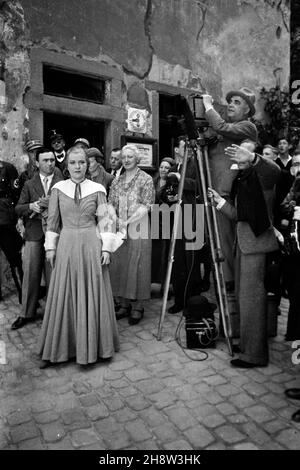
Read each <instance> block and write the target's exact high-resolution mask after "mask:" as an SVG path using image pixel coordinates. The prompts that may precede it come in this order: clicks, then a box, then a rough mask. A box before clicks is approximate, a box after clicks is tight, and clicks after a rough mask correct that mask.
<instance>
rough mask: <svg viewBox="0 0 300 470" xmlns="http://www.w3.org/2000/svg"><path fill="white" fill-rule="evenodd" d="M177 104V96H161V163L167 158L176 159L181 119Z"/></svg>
mask: <svg viewBox="0 0 300 470" xmlns="http://www.w3.org/2000/svg"><path fill="white" fill-rule="evenodd" d="M177 103H178V99H177V97H176V95H164V94H162V93H160V94H159V161H161V160H162V159H163V158H165V157H172V158H174V147H175V146H176V143H177V137H178V135H179V134H180V132H179V128H178V119H180V117H181V114H180V113H179V111H178V109H177V108H178V105H177Z"/></svg>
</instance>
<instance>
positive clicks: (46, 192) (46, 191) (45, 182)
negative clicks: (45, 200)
mask: <svg viewBox="0 0 300 470" xmlns="http://www.w3.org/2000/svg"><path fill="white" fill-rule="evenodd" d="M44 191H45V196H47V194H48V178H47V176H46V177H45V178H44Z"/></svg>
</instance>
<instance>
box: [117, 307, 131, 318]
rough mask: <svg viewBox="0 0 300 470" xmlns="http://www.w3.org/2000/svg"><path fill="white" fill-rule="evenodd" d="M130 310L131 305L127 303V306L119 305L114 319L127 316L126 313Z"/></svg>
mask: <svg viewBox="0 0 300 470" xmlns="http://www.w3.org/2000/svg"><path fill="white" fill-rule="evenodd" d="M130 312H131V305H128V307H122V306H121V307H120V308H119V310H118V311H117V312H116V319H117V320H121V318H125V317H128V315H129V314H130Z"/></svg>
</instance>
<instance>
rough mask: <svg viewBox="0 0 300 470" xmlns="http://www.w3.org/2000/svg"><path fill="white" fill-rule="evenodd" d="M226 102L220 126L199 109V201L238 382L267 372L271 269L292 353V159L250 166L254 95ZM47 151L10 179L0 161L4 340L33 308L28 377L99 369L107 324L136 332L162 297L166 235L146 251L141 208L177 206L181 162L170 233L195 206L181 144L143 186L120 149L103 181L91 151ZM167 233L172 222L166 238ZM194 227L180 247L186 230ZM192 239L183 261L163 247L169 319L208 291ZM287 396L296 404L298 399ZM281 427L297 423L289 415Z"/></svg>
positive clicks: (81, 142) (107, 344)
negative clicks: (205, 132)
mask: <svg viewBox="0 0 300 470" xmlns="http://www.w3.org/2000/svg"><path fill="white" fill-rule="evenodd" d="M226 100H227V103H228V106H227V116H226V119H224V118H223V117H221V115H220V114H219V113H218V112H217V111H216V109H215V107H214V104H213V99H212V97H211V96H210V95H207V94H206V95H203V105H204V108H205V117H206V119H207V121H208V123H209V126H210V130H211V132H212V133H213V134H214V138H213V139H211V141H210V145H209V163H210V171H211V176H212V187H211V188H208V196H209V199H210V201H211V204H213V205H214V206H215V207H216V213H217V218H218V225H219V231H220V238H221V248H222V252H223V255H224V258H225V261H224V276H225V280H226V290H227V293H228V295H231V297H232V296H233V295H235V301H236V306H235V309H236V311H237V313H238V316H239V320H240V331H239V335H238V336H239V342H236V343H235V344H234V346H233V349H234V352H235V353H237V354H238V357H237V358H234V359H232V360H231V366H232V367H236V368H242V369H249V368H253V367H265V366H267V365H268V361H269V356H268V332H267V294H268V291H269V290H270V289H271V290H272V289H273V286H272V285H271V286H270V282H267V275H268V263H269V260H270V259H273V260H274V259H277V260H280V261H279V266H280V268H279V276H280V282H279V283H277V284H276V289H275V288H274V289H273V291H272V292H273V294H274V295H275V296H276V299H277V306H278V313H279V304H280V298H281V296H282V295H285V296H287V297H288V299H289V313H288V323H287V332H286V340H287V341H294V340H298V339H300V297H299V295H300V289H299V285H300V238H298V235H299V233H300V230H299V227H298V223H300V222H299V221H300V151H298V150H296V151H294V153H293V155H290V154H289V151H290V148H289V144H288V141H287V140H286V138H281V139H280V140H279V141H278V145H277V146H276V147H275V146H273V145H270V144H266V145H265V146H264V147H263V148H262V152H261V155H260V154H258V153H257V146H258V135H257V129H256V127H255V125H254V124H253V122H252V121H251V120H250V118H251V117H252V116H253V115H254V114H255V111H256V110H255V96H254V94H253V93H252V91H251V90H249V89H248V88H245V87H244V88H241V89H240V90H234V91H231V92H229V93H228V94H227V96H226ZM50 147H51V148H50V149H48V148H46V147H45V146H44V145H43V143H42V142H40V141H38V140H29V141H28V142H26V144H25V147H24V149H25V151H26V154H27V162H26V169H24V171H23V172H22V173H21V174H20V175H18V173H17V171H16V169H15V167H14V166H13V165H12V164H10V163H8V162H4V161H2V160H0V225H1V230H0V248H1V249H2V251H3V253H4V254H5V256H6V258H7V261H8V263H9V265H10V267H11V271H12V276H13V279H14V281H15V284H16V288H17V290H18V294H19V300H20V304H21V306H20V314H19V316H18V317H17V318H16V320H15V321H14V322H13V323H12V326H11V328H12V329H13V330H17V329H19V328H22V327H23V326H24V325H26V324H27V323H28V322H29V321H33V320H34V318H35V317H36V315H37V312H38V310H39V307H40V302H41V299H42V298H43V297H45V299H46V301H45V311H44V312H43V322H42V328H41V333H40V337H39V345H38V352H39V355H40V357H41V359H42V362H41V365H40V367H41V368H45V367H49V366H50V365H52V364H56V363H60V362H65V361H68V360H70V359H75V360H76V361H77V363H79V364H82V365H85V364H90V363H95V362H97V361H99V360H108V359H110V358H111V357H112V356H113V355H114V353H115V352H116V351H118V350H119V347H120V342H119V337H118V328H117V321H118V320H119V319H121V318H125V317H126V318H128V323H129V325H136V324H137V323H139V322H140V321H141V320H142V319H143V316H144V313H145V306H144V301H145V300H147V299H149V298H150V297H151V283H154V282H155V283H159V284H160V285H161V294H162V292H163V289H164V281H165V275H166V269H167V264H168V252H169V246H170V230H169V231H168V234H167V235H166V234H165V233H164V229H163V225H162V222H161V213H160V214H159V217H158V225H159V226H158V237H156V239H153V240H152V239H151V234H152V233H153V232H152V231H151V228H150V223H151V221H152V219H151V217H150V214H151V211H153V210H155V209H153V208H154V207H156V208H157V207H158V208H161V207H162V206H164V207H171V206H173V205H174V204H175V205H176V204H179V201H178V185H179V182H180V179H181V170H182V163H183V158H184V156H186V158H187V159H188V160H187V167H186V175H185V180H184V184H183V195H182V201H180V203H181V204H182V210H183V219H184V211H185V207H187V205H188V206H189V207H192V213H193V214H194V213H195V211H196V206H197V204H202V203H203V194H202V193H201V188H200V186H201V185H199V178H198V177H197V168H196V167H197V165H196V163H195V155H194V150H193V148H192V147H188V146H187V140H186V138H185V137H184V136H180V137H179V138H178V144H177V145H176V146H175V148H174V154H173V155H171V156H165V157H164V158H163V157H161V160H160V166H159V169H158V173H157V175H155V176H154V178H152V176H150V175H149V174H148V173H146V172H145V171H143V170H142V169H141V168H140V166H139V163H140V159H141V155H140V154H139V151H138V148H137V147H136V146H135V145H133V144H127V145H125V146H124V147H123V148H114V149H112V151H111V155H110V157H109V165H110V168H108V169H106V168H105V165H106V164H108V161H107V162H106V161H105V158H104V156H103V153H102V152H101V150H100V149H98V148H96V147H90V143H89V141H88V140H87V139H86V138H78V139H76V140H75V142H74V144H73V146H72V147H71V148H69V149H68V150H67V151H66V149H65V140H64V138H63V136H62V135H61V134H59V133H56V132H54V133H53V135H52V136H51V137H50ZM159 211H160V209H159ZM171 215H172V214H171ZM173 222H174V221H173V219H172V217H171V230H172V224H173ZM194 222H195V219H194V218H193V219H192V222H191V226H190V227H189V230H190V232H191V233H196V232H197V230H198V228H199V227H197V224H194ZM169 228H170V227H169ZM202 228H203V227H202ZM204 232H205V235H204V240H203V244H202V246H201V247H200V248H199V247H197V248H193V249H188V248H187V243H186V242H187V238H188V237H187V231H186V227H183V228H182V231H181V233H180V236H179V237H178V239H177V240H176V244H175V251H174V264H173V269H172V278H171V281H172V286H173V293H174V300H175V302H174V304H173V305H172V306H171V307H170V308H169V310H168V312H169V313H170V314H174V313H178V312H180V311H181V310H182V309H184V308H185V306H186V303H187V300H188V299H189V298H191V297H193V296H196V295H199V294H201V292H205V291H207V290H208V289H209V287H210V280H211V279H210V277H211V255H210V249H209V240H208V238H207V234H206V230H205V231H204ZM273 255H274V256H275V258H274V257H273V258H272V256H273ZM201 265H203V266H201ZM278 285H279V287H278ZM254 293H255V295H253V294H254ZM0 296H1V291H0ZM286 394H287V396H289V397H292V398H296V399H300V390H299V389H289V390H288V391H286ZM293 419H294V420H295V421H297V422H300V410H299V411H298V412H296V413H295V414H294V415H293Z"/></svg>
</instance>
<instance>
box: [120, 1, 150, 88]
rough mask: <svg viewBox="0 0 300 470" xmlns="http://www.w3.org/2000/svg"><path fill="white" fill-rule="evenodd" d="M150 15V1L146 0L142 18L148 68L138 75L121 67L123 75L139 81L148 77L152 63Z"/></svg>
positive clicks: (136, 72)
mask: <svg viewBox="0 0 300 470" xmlns="http://www.w3.org/2000/svg"><path fill="white" fill-rule="evenodd" d="M152 13H153V3H152V0H147V3H146V12H145V17H144V31H145V36H146V38H147V39H148V45H149V49H150V57H149V63H148V67H147V69H146V71H145V72H144V73H139V72H138V71H136V70H130V69H128V68H127V67H126V66H124V65H123V70H124V72H125V73H127V74H129V75H134V76H135V77H137V78H140V79H141V80H144V79H145V78H146V77H147V76H148V75H149V73H150V70H151V68H152V63H153V55H154V47H153V44H152V37H151V25H152Z"/></svg>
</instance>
